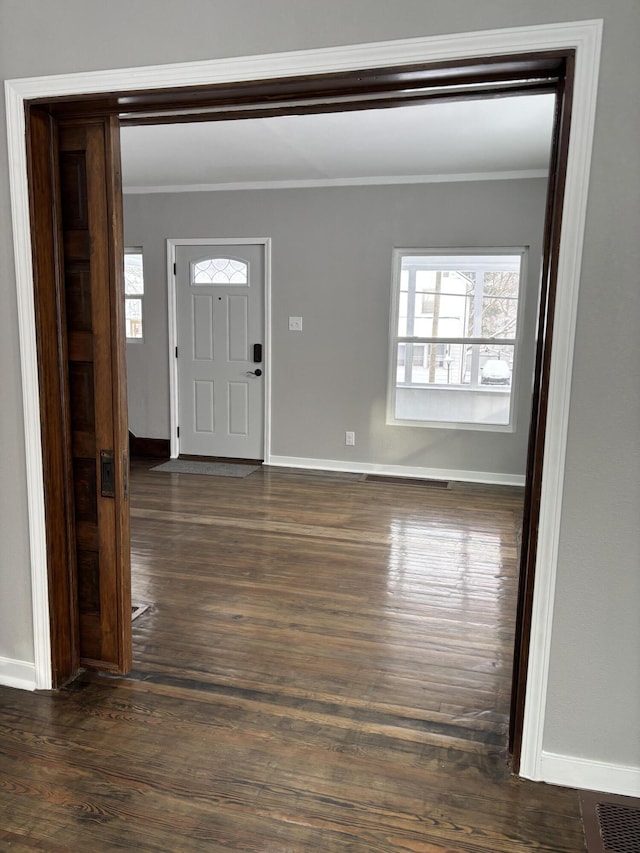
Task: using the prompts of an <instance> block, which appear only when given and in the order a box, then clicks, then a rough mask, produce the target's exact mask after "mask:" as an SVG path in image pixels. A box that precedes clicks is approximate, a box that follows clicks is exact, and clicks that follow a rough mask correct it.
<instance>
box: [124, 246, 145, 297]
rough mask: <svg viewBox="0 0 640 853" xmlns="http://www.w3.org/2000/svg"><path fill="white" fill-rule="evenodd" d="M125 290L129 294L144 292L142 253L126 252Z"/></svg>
mask: <svg viewBox="0 0 640 853" xmlns="http://www.w3.org/2000/svg"><path fill="white" fill-rule="evenodd" d="M124 292H125V293H126V294H127V296H128V295H130V294H138V293H144V275H143V268H142V253H140V252H126V253H125V256H124Z"/></svg>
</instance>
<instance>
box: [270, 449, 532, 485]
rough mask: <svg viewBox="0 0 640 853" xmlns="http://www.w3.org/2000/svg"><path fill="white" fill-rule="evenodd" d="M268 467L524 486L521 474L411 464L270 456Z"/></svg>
mask: <svg viewBox="0 0 640 853" xmlns="http://www.w3.org/2000/svg"><path fill="white" fill-rule="evenodd" d="M265 462H266V463H267V464H268V465H274V466H279V467H282V468H309V469H312V470H316V471H344V472H347V473H351V474H384V475H386V476H387V477H413V478H418V479H421V480H457V481H460V482H462V483H487V484H491V485H500V486H524V475H522V474H496V473H493V472H491V471H459V470H453V469H448V468H415V467H411V466H409V465H378V464H376V463H373V462H343V461H342V460H340V459H307V458H305V457H303V456H270V457H269V459H268V460H265Z"/></svg>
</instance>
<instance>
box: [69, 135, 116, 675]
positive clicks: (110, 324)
mask: <svg viewBox="0 0 640 853" xmlns="http://www.w3.org/2000/svg"><path fill="white" fill-rule="evenodd" d="M58 150H59V182H60V211H61V231H62V235H61V236H62V247H63V266H64V275H63V294H62V296H63V300H62V302H63V304H62V305H61V314H62V316H61V323H62V324H63V325H65V326H66V341H67V350H66V362H67V370H68V377H69V380H68V381H69V410H70V433H71V434H70V447H71V457H72V470H73V503H72V509H71V515H72V522H73V528H74V532H75V535H74V543H73V545H74V549H75V559H76V567H77V593H78V600H77V607H78V614H79V653H80V662H81V663H82V664H83V665H85V666H91V667H94V668H100V669H109V670H113V671H118V672H124V671H126V670H127V669H128V668H129V667H130V660H131V595H130V566H129V557H128V554H129V510H128V496H127V494H126V478H127V464H128V459H127V450H126V440H127V423H126V407H124V406H123V403H122V399H123V396H122V392H121V388H120V387H119V386H120V385H125V378H124V372H123V369H122V368H123V364H124V353H123V350H124V340H125V335H124V325H123V310H122V309H121V307H120V304H119V303H120V302H121V301H123V296H122V293H123V286H122V277H121V272H119V271H121V267H122V239H121V230H122V226H121V212H120V211H121V198H120V195H119V192H120V190H119V180H118V175H119V148H118V126H117V123H116V122H115V120H113V119H104V120H96V121H78V122H69V123H61V124H60V125H59V129H58ZM113 176H115V177H113ZM112 340H113V341H114V345H113V348H112ZM115 342H118V343H115ZM101 451H107V453H108V457H107V467H105V466H104V464H103V460H102V459H101ZM109 460H112V461H111V468H110V467H109ZM105 475H108V476H109V479H110V480H111V482H110V487H109V489H108V490H107V489H105V488H104V483H103V480H104V477H105ZM108 492H109V493H110V494H112V495H113V497H109V496H107V493H108Z"/></svg>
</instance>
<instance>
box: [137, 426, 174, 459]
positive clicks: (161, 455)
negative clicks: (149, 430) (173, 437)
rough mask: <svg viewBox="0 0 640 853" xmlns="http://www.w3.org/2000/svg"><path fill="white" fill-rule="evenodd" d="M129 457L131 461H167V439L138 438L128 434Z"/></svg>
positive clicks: (168, 451) (168, 452)
mask: <svg viewBox="0 0 640 853" xmlns="http://www.w3.org/2000/svg"><path fill="white" fill-rule="evenodd" d="M129 455H130V457H131V458H132V459H169V457H170V455H171V452H170V444H169V439H168V438H140V436H137V435H134V434H133V433H132V432H129Z"/></svg>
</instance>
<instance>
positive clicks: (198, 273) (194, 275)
mask: <svg viewBox="0 0 640 853" xmlns="http://www.w3.org/2000/svg"><path fill="white" fill-rule="evenodd" d="M191 283H192V284H196V285H197V284H203V285H209V286H210V285H215V284H220V285H223V286H225V285H230V284H239V285H247V284H249V264H247V263H245V262H244V261H237V260H235V259H234V258H207V259H206V260H204V261H199V262H198V263H197V264H191Z"/></svg>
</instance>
